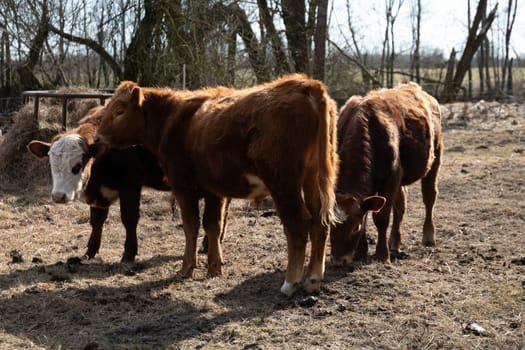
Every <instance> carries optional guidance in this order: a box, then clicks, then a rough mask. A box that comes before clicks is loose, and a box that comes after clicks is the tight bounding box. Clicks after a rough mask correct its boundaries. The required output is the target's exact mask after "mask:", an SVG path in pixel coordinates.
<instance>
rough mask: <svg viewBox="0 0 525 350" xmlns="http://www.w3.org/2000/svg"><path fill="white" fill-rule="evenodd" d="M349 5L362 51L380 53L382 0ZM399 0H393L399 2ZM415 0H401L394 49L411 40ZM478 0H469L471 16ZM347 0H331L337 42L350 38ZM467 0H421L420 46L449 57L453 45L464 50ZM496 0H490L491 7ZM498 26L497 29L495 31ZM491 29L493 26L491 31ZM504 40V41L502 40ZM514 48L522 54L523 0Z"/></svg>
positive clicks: (354, 0) (503, 0)
mask: <svg viewBox="0 0 525 350" xmlns="http://www.w3.org/2000/svg"><path fill="white" fill-rule="evenodd" d="M348 1H349V2H350V7H351V20H352V25H353V26H354V28H355V29H356V32H357V33H358V35H359V41H360V46H361V48H360V49H361V50H363V48H364V47H366V48H367V50H369V51H376V52H380V51H381V47H382V41H383V38H384V32H385V2H386V1H385V0H348ZM398 2H399V0H396V3H398ZM414 2H415V1H414V0H404V2H403V5H402V7H401V9H400V13H399V15H398V18H397V19H396V22H395V24H394V31H395V33H394V35H395V40H396V51H397V50H398V49H406V50H408V49H409V48H410V46H411V40H412V33H411V31H412V24H411V16H410V12H411V7H412V3H414ZM477 2H478V1H477V0H471V7H472V8H471V17H474V14H475V11H476V6H477ZM507 3H508V1H507V0H500V1H499V5H498V14H499V16H500V17H497V18H496V19H495V21H494V22H493V24H492V29H493V35H495V36H497V35H499V36H500V37H494V38H493V39H494V40H501V38H502V37H501V35H502V33H503V30H504V28H505V23H506V18H505V17H504V16H503V14H504V13H506V8H507ZM346 4H347V0H333V3H332V6H333V8H332V11H331V16H330V27H331V30H330V37H331V39H332V40H334V41H335V42H336V43H338V44H344V42H345V38H346V39H348V40H350V34H349V30H348V21H347V9H346ZM467 4H468V1H467V0H421V7H422V11H423V12H422V19H421V44H422V49H423V50H425V51H427V52H429V51H430V52H431V51H434V49H438V50H440V51H442V52H443V55H444V56H448V55H449V53H450V51H451V50H452V48H453V47H454V48H455V49H456V51H460V52H461V50H462V49H463V47H464V45H465V40H466V38H467ZM495 4H496V1H494V0H489V2H488V7H489V9H492V8H493V7H494V6H495ZM498 28H499V30H497V29H498ZM494 29H496V30H495V31H494ZM501 42H502V43H503V41H501ZM512 51H515V52H517V53H518V54H520V55H521V56H522V57H523V55H525V2H524V1H523V0H518V10H517V15H516V20H515V23H514V27H513V31H512V35H511V56H515V52H512Z"/></svg>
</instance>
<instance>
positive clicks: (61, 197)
mask: <svg viewBox="0 0 525 350" xmlns="http://www.w3.org/2000/svg"><path fill="white" fill-rule="evenodd" d="M51 199H52V200H53V202H55V203H65V202H66V194H65V193H61V192H58V193H52V194H51Z"/></svg>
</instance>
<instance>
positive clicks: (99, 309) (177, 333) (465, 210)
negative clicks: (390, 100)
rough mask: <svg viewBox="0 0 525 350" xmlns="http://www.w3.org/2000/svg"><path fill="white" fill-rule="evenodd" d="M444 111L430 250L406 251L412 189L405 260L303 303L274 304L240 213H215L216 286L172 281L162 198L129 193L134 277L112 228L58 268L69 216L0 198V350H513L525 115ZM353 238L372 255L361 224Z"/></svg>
mask: <svg viewBox="0 0 525 350" xmlns="http://www.w3.org/2000/svg"><path fill="white" fill-rule="evenodd" d="M444 111H445V113H444V121H443V125H444V130H445V133H444V137H445V146H446V151H445V157H444V164H443V166H442V170H441V174H440V195H439V198H438V202H437V205H436V210H435V219H436V224H437V240H438V243H437V246H436V247H435V248H424V247H422V246H421V244H420V240H421V236H422V220H423V206H422V203H421V199H420V190H419V184H415V185H413V186H411V187H410V188H409V203H408V210H407V213H406V219H405V222H404V226H403V227H404V232H405V235H404V237H403V244H402V250H403V251H404V252H405V253H407V254H408V258H407V259H405V260H399V261H395V262H393V263H392V264H390V265H384V264H381V263H377V262H370V263H368V264H365V265H360V266H357V265H356V266H346V267H343V268H335V267H333V266H331V264H330V263H329V262H328V263H327V267H326V270H327V271H326V277H325V280H324V283H323V286H322V291H321V294H320V295H319V296H318V299H317V300H315V299H312V298H310V299H307V297H308V295H305V294H300V293H299V294H297V295H295V296H293V297H292V298H286V297H284V296H283V295H280V293H279V287H280V285H281V283H282V281H283V279H284V271H285V268H286V242H285V237H284V234H283V232H282V228H281V225H280V223H279V220H278V218H277V217H276V216H266V215H265V216H263V215H261V214H263V213H267V211H264V210H256V209H253V208H250V207H249V206H248V204H247V202H244V201H240V200H236V201H234V202H233V204H232V208H231V210H230V220H229V227H228V233H227V236H226V239H225V241H224V257H225V265H224V267H223V276H222V277H220V278H213V279H209V278H206V276H205V275H206V265H205V259H204V257H203V256H201V258H200V262H199V267H198V268H197V270H196V273H195V278H194V279H192V280H182V279H179V278H177V277H176V272H177V270H178V269H179V267H180V265H181V256H182V253H183V247H184V238H183V232H182V228H181V227H180V225H179V221H178V219H175V220H173V219H172V216H171V213H170V208H169V205H168V201H167V195H166V194H165V193H160V192H155V191H152V190H145V191H144V192H143V199H142V206H141V215H142V217H141V221H140V224H139V228H138V231H139V256H138V259H137V262H136V263H134V264H128V265H123V264H120V262H119V261H120V257H121V254H122V252H123V242H124V228H123V227H122V225H121V224H120V217H119V211H118V206H114V207H113V208H112V210H111V211H110V218H109V220H108V223H107V224H106V226H105V232H104V237H103V241H102V248H101V251H100V252H99V255H98V257H97V258H96V259H95V260H92V261H89V262H86V261H83V262H82V264H80V265H78V264H70V263H68V258H71V257H76V256H81V255H83V254H84V252H85V247H86V244H87V239H88V237H89V234H90V226H89V222H88V213H89V211H88V207H87V206H86V205H85V204H83V203H78V202H77V203H72V204H68V205H53V204H51V203H50V199H49V191H50V183H49V184H47V185H45V186H36V187H31V186H30V187H27V188H19V189H15V190H10V191H3V192H2V193H0V238H1V247H0V348H2V349H3V348H5V349H8V348H9V349H13V348H20V349H25V348H45V349H97V348H98V349H148V348H155V349H163V348H169V349H327V348H330V349H442V348H444V349H523V348H524V347H525V323H524V320H523V318H524V315H525V307H524V305H525V299H524V289H525V266H524V264H525V198H524V194H525V154H524V153H525V107H524V106H523V105H499V104H489V103H478V104H476V105H463V104H454V105H447V106H446V107H445V109H444ZM0 147H1V146H0ZM22 151H23V150H22ZM368 232H369V236H370V239H371V240H375V239H376V231H375V228H374V227H372V226H370V222H369V229H368ZM373 247H374V245H373V244H372V245H371V248H370V249H371V250H372V249H373ZM328 251H329V248H328ZM328 260H329V259H328ZM70 262H71V261H70ZM477 326H479V327H482V328H483V330H481V329H478V328H476V327H477ZM476 329H477V331H476Z"/></svg>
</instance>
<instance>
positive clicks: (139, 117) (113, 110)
mask: <svg viewBox="0 0 525 350" xmlns="http://www.w3.org/2000/svg"><path fill="white" fill-rule="evenodd" d="M143 100H144V93H143V91H142V89H141V88H140V87H139V86H138V85H137V83H134V82H131V81H124V82H122V83H121V84H120V85H119V86H118V87H117V89H116V90H115V93H114V95H113V97H112V98H111V100H110V101H109V102H108V104H107V105H106V106H105V108H104V110H103V116H102V121H101V124H100V126H99V128H98V130H97V136H96V142H99V143H106V144H108V145H110V146H113V147H117V148H123V147H127V146H132V145H135V144H141V143H143V141H144V140H143V138H144V125H145V120H144V113H143V108H142V107H143V106H142V103H143Z"/></svg>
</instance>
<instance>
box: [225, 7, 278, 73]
mask: <svg viewBox="0 0 525 350" xmlns="http://www.w3.org/2000/svg"><path fill="white" fill-rule="evenodd" d="M226 9H227V10H228V9H229V11H230V12H231V13H232V14H233V16H234V17H235V19H236V21H235V22H236V24H235V27H236V30H237V31H238V33H239V36H240V37H241V39H242V41H243V42H244V46H245V47H246V50H247V51H248V58H249V60H250V64H251V66H252V68H253V71H254V73H255V76H256V78H257V82H259V83H262V82H265V81H268V80H270V74H269V73H268V69H267V67H266V65H265V60H264V56H263V55H262V54H261V47H260V45H259V42H258V41H257V36H256V35H255V33H254V32H253V29H252V26H251V23H250V21H249V20H248V16H246V13H245V12H244V11H243V10H242V9H241V8H240V7H239V5H238V4H237V3H232V4H231V5H229V6H228V7H227V8H226Z"/></svg>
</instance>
